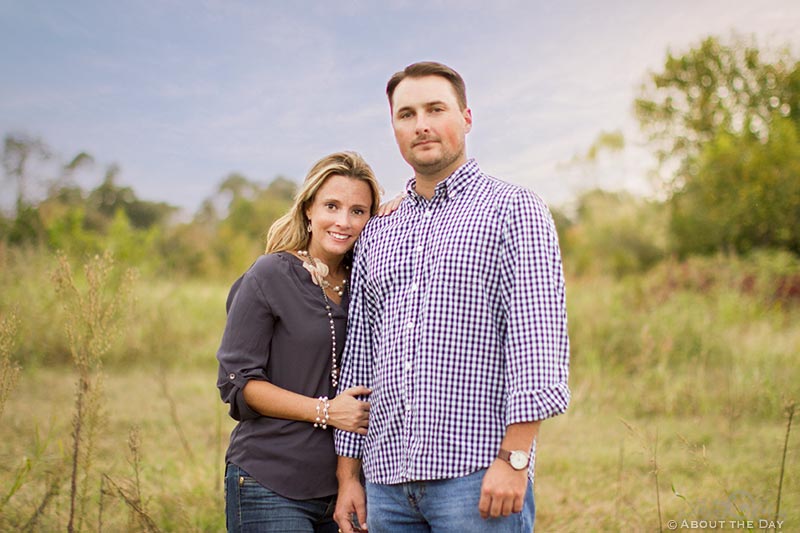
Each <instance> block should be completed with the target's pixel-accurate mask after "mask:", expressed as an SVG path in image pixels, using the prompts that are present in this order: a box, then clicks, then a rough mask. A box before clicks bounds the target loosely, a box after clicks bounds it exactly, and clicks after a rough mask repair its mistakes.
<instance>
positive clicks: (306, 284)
mask: <svg viewBox="0 0 800 533" xmlns="http://www.w3.org/2000/svg"><path fill="white" fill-rule="evenodd" d="M348 296H349V295H348V294H347V293H345V295H344V297H343V298H342V303H341V304H340V305H337V304H336V303H334V302H333V301H331V303H330V305H331V308H332V314H333V320H334V325H335V328H336V329H335V331H336V351H337V357H336V358H337V360H341V353H342V349H343V348H344V337H345V330H346V326H347V304H348ZM217 359H218V360H219V375H218V378H217V387H219V390H220V395H221V396H222V400H223V401H225V402H226V403H228V404H230V415H231V417H233V418H234V419H235V420H238V421H239V423H238V424H237V425H236V427H235V428H234V430H233V432H232V433H231V441H230V446H229V447H228V452H227V454H226V458H225V460H226V462H228V463H233V464H236V465H237V466H239V467H241V468H242V469H244V470H245V471H246V472H247V473H248V474H250V475H251V476H252V477H253V478H254V479H255V480H256V481H258V482H259V483H260V484H261V485H263V486H264V487H266V488H268V489H270V490H272V491H274V492H276V493H278V494H280V495H281V496H284V497H287V498H292V499H298V500H302V499H310V498H320V497H325V496H330V495H332V494H335V493H336V490H337V485H336V452H335V451H334V448H333V428H331V427H328V429H327V430H322V429H318V428H314V426H313V425H312V424H310V423H308V422H298V421H294V420H283V419H280V418H272V417H269V416H262V415H261V414H259V413H257V412H256V411H254V410H253V409H251V408H250V406H249V405H247V403H246V402H245V400H244V397H243V395H242V390H243V389H244V386H245V384H246V383H247V382H248V381H250V380H251V379H257V380H263V381H269V382H270V383H273V384H274V385H277V386H278V387H281V388H284V389H287V390H290V391H292V392H296V393H298V394H302V395H304V396H310V397H314V398H317V397H319V396H328V397H329V398H332V397H333V396H334V394H335V393H336V391H335V390H334V388H333V386H332V385H331V334H330V321H329V320H328V315H327V312H326V310H325V300H324V299H323V296H322V289H321V288H320V287H319V286H317V285H314V283H313V282H312V281H311V275H310V274H309V273H308V271H307V270H306V269H305V268H303V261H302V260H301V259H299V258H297V257H295V256H294V255H292V254H290V253H288V252H278V253H274V254H269V255H263V256H261V257H259V258H258V260H256V262H255V263H254V264H253V265H252V266H251V267H250V269H249V270H248V271H247V272H245V274H244V275H243V276H242V277H240V278H239V279H238V280H236V282H235V283H234V284H233V287H232V288H231V292H230V295H229V296H228V320H227V323H226V325H225V332H224V333H223V335H222V342H221V344H220V347H219V351H218V352H217Z"/></svg>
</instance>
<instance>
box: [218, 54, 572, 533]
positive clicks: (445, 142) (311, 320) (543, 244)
mask: <svg viewBox="0 0 800 533" xmlns="http://www.w3.org/2000/svg"><path fill="white" fill-rule="evenodd" d="M386 92H387V96H388V98H389V107H390V110H391V117H392V126H393V128H394V133H395V138H396V140H397V145H398V147H399V148H400V152H401V154H402V156H403V158H404V159H405V160H406V162H408V164H409V165H411V167H412V168H413V169H414V177H413V178H412V179H411V180H410V181H409V182H408V185H407V189H406V193H405V195H404V197H403V198H402V200H401V201H399V202H394V203H392V202H390V204H389V208H388V210H389V211H391V210H396V211H395V212H394V213H392V214H391V215H389V216H382V217H380V216H379V217H374V218H372V219H371V220H370V216H371V215H373V214H376V213H377V212H378V210H379V187H378V183H377V181H376V179H375V176H374V175H373V173H372V170H371V169H370V167H369V166H368V165H367V164H366V163H365V162H364V161H363V160H362V159H361V158H360V157H359V156H358V155H356V154H353V153H349V152H343V153H337V154H332V155H330V156H328V157H325V158H323V159H322V160H320V161H319V162H318V163H317V164H316V165H315V166H314V168H312V169H311V171H310V172H309V174H308V176H307V178H306V180H305V183H304V185H303V187H302V189H301V190H300V192H299V193H298V195H297V199H296V201H295V204H294V206H293V207H292V209H291V211H290V212H289V213H288V214H287V215H286V216H284V217H283V218H281V219H280V220H278V221H277V222H275V224H274V225H273V226H272V228H271V229H270V232H269V236H268V240H267V254H266V255H264V256H262V257H260V258H259V259H258V260H257V261H256V262H255V264H254V265H253V266H252V267H251V268H250V269H249V270H248V271H247V272H246V273H245V274H244V275H243V276H242V277H241V278H240V279H239V280H237V281H236V283H235V284H234V286H233V288H232V289H231V293H230V296H229V297H228V320H227V325H226V327H225V332H224V334H223V338H222V343H221V346H220V348H219V352H218V354H217V358H218V359H219V379H218V383H217V384H218V387H219V388H220V391H221V395H222V398H223V400H224V401H225V402H227V403H229V404H230V414H231V416H232V417H233V418H234V419H236V420H238V421H239V424H238V425H237V426H236V428H235V429H234V430H233V433H232V435H231V443H230V447H229V448H228V453H227V456H226V462H227V468H226V476H225V489H226V520H227V526H228V530H229V531H235V532H240V531H242V532H247V531H253V532H255V531H281V532H288V531H298V532H299V531H302V532H313V531H316V532H329V531H330V532H336V531H337V530H341V531H344V532H346V533H349V532H351V531H359V530H360V529H359V526H360V528H363V529H362V530H366V529H368V530H369V531H371V532H372V533H379V532H390V533H394V532H402V531H415V532H416V531H437V532H438V531H442V532H445V531H454V532H455V531H457V532H459V533H465V532H470V531H480V532H490V531H515V532H522V531H524V532H530V531H531V530H532V529H533V518H534V500H533V487H532V479H533V471H534V468H533V457H534V451H535V439H536V435H537V432H538V430H539V425H540V423H541V421H542V420H544V419H545V418H549V417H552V416H555V415H557V414H560V413H562V412H564V410H565V409H566V408H567V404H568V403H569V389H568V386H567V374H568V366H569V341H568V338H567V323H566V308H565V300H564V279H563V274H562V268H561V257H560V252H559V247H558V240H557V236H556V231H555V227H554V225H553V221H552V218H551V216H550V213H549V211H548V210H547V207H546V206H545V205H544V204H543V203H542V201H541V200H540V199H539V198H538V197H537V196H535V195H534V194H532V193H531V192H530V191H528V190H526V189H524V188H521V187H517V186H514V185H510V184H507V183H504V182H502V181H499V180H497V179H495V178H492V177H489V176H487V175H486V174H484V173H483V172H482V171H481V170H480V168H479V167H478V165H477V163H476V162H475V161H474V160H472V159H467V157H466V153H465V137H466V134H467V133H468V132H469V131H470V129H471V128H472V112H471V111H470V109H469V108H468V107H467V101H466V91H465V86H464V81H463V80H462V78H461V76H460V75H459V74H458V73H457V72H455V71H454V70H452V69H451V68H449V67H447V66H445V65H442V64H439V63H432V62H423V63H415V64H413V65H410V66H408V67H406V69H405V70H403V71H401V72H398V73H397V74H395V75H394V76H392V78H391V79H390V80H389V83H388V85H387V87H386ZM392 204H393V205H392ZM368 220H369V223H368ZM362 230H363V232H362ZM356 239H358V245H357V247H356V250H355V254H354V255H353V254H352V252H351V250H352V248H353V245H354V244H355V242H356ZM345 334H346V342H345ZM337 390H338V391H339V392H338V394H337ZM334 428H335V429H334ZM362 481H366V483H365V484H364V483H363V482H362ZM337 524H338V526H337Z"/></svg>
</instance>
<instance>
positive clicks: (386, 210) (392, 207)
mask: <svg viewBox="0 0 800 533" xmlns="http://www.w3.org/2000/svg"><path fill="white" fill-rule="evenodd" d="M405 197H406V193H404V192H401V193H400V194H398V195H397V196H395V197H394V198H392V199H391V200H389V201H388V202H386V203H383V204H381V206H380V207H379V208H378V212H377V213H375V215H376V216H379V217H383V216H386V215H391V214H392V213H394V212H395V211H397V208H399V207H400V203H402V201H403V198H405Z"/></svg>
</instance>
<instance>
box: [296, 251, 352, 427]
mask: <svg viewBox="0 0 800 533" xmlns="http://www.w3.org/2000/svg"><path fill="white" fill-rule="evenodd" d="M297 255H299V256H300V257H301V258H302V259H303V268H305V269H306V270H308V272H309V273H310V274H311V281H313V282H314V285H319V287H320V288H321V289H322V298H323V300H324V301H325V312H326V313H327V314H328V322H330V325H331V384H332V385H333V386H334V388H335V387H337V386H338V385H339V367H338V365H337V363H336V328H335V327H334V324H333V310H332V309H331V302H330V300H328V295H327V294H326V293H325V289H327V288H329V287H330V288H331V289H332V290H333V291H334V292H335V293H336V294H338V295H339V296H340V297H341V296H343V295H344V290H345V287H346V286H347V278H345V279H343V280H342V284H341V286H339V285H336V286H334V287H331V284H330V282H328V280H326V279H325V277H326V276H327V275H328V265H326V264H325V263H323V262H322V261H320V260H319V259H315V258H314V257H311V254H309V253H308V251H306V250H298V252H297ZM346 268H347V267H345V269H346ZM323 429H324V428H323Z"/></svg>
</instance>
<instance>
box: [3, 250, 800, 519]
mask: <svg viewBox="0 0 800 533" xmlns="http://www.w3.org/2000/svg"><path fill="white" fill-rule="evenodd" d="M0 259H2V258H0ZM17 259H24V260H25V261H26V263H25V264H26V266H27V267H29V268H24V267H23V266H22V265H19V264H16V263H14V262H13V261H9V259H8V258H6V259H5V261H6V263H5V264H4V265H3V266H4V269H3V271H2V273H1V274H0V288H2V289H4V290H5V289H6V288H8V289H9V290H10V291H11V294H12V295H13V301H10V300H7V299H6V298H4V299H3V301H2V302H0V314H1V315H2V316H8V313H9V311H11V310H16V311H17V316H18V317H19V319H18V322H19V332H18V333H17V334H16V335H15V338H16V339H17V341H16V343H10V344H7V346H8V350H9V354H10V355H11V356H12V358H13V360H14V361H16V364H20V365H22V367H23V371H22V373H21V374H19V380H18V383H17V384H16V386H14V387H13V388H12V389H11V393H10V394H9V395H8V396H7V401H6V406H5V411H4V413H3V424H0V496H4V495H7V498H6V500H5V501H6V503H5V505H4V507H3V508H2V512H0V530H25V528H27V529H28V530H31V531H51V530H64V529H67V525H68V524H69V521H70V520H69V518H70V493H71V488H70V478H71V470H70V469H69V468H67V467H68V466H71V465H72V464H73V463H72V461H71V458H70V456H69V454H66V453H64V452H63V451H62V450H71V449H72V443H73V436H72V435H73V431H74V427H73V424H72V422H71V421H70V419H69V418H68V417H64V416H63V415H64V413H65V412H67V411H68V407H67V406H69V405H73V404H74V402H75V399H76V392H75V390H74V389H73V384H74V383H80V376H81V372H82V371H81V369H80V367H79V366H77V365H74V364H71V363H70V362H69V360H70V357H71V356H70V341H69V338H68V336H67V335H66V333H65V329H64V328H65V325H66V324H67V323H68V320H69V317H70V315H74V314H75V313H72V312H67V311H65V310H64V309H63V308H62V307H61V305H60V304H61V300H62V299H63V296H58V295H57V293H56V291H55V290H54V287H53V285H52V284H50V283H48V279H49V277H48V276H49V271H51V270H52V269H53V268H55V267H56V264H57V260H56V259H55V258H48V257H39V256H36V255H35V254H34V255H30V256H23V255H19V256H18V257H17ZM5 267H8V268H5ZM798 274H800V268H798V266H797V263H796V260H794V259H792V258H791V257H786V256H781V255H765V256H759V257H753V258H748V259H742V258H736V257H731V258H725V257H715V258H706V259H692V260H689V261H686V262H674V261H672V262H670V261H667V262H663V263H661V264H660V265H658V266H656V267H655V268H654V269H652V270H651V271H649V272H648V273H646V274H642V275H636V276H629V277H625V278H622V279H615V278H612V277H604V276H600V275H592V276H591V277H573V278H570V279H568V283H567V287H568V305H569V318H570V337H571V345H572V356H573V357H572V366H571V379H570V385H571V388H572V390H573V401H572V405H571V406H570V409H569V411H568V412H567V414H565V415H564V416H561V417H558V418H556V419H554V420H549V421H546V422H545V423H544V424H543V426H542V432H541V437H540V439H539V445H538V447H537V449H538V457H537V478H536V485H535V487H536V499H537V530H538V531H568V532H569V531H654V530H659V529H661V528H664V529H666V527H665V523H664V522H665V521H667V520H670V519H681V518H687V519H691V518H698V519H700V518H705V519H709V518H711V517H717V518H723V517H725V518H741V517H747V518H748V519H759V518H770V519H771V518H773V517H774V514H775V512H776V502H777V497H778V495H777V493H776V489H779V490H780V491H781V493H780V498H781V500H780V508H779V514H780V518H781V519H782V520H786V522H785V523H786V524H800V475H798V472H800V464H798V456H797V450H798V440H797V432H793V433H791V434H790V432H789V431H788V429H787V428H788V427H790V426H788V425H787V418H786V415H785V411H784V406H785V405H786V401H787V400H789V399H792V398H797V397H798V392H800V365H797V364H796V360H797V354H798V353H800V297H795V296H793V295H792V294H793V293H792V287H793V283H794V281H793V279H794V278H793V276H795V275H798ZM9 277H14V278H15V279H13V280H10V279H9ZM75 278H77V279H75V286H76V287H77V290H78V291H79V292H81V293H82V294H85V293H86V291H87V290H89V289H88V287H89V282H88V281H87V280H86V279H85V278H84V277H78V276H75ZM118 279H119V278H118V277H114V276H111V277H110V278H109V282H116V280H118ZM799 279H800V278H799ZM15 285H16V286H21V287H26V288H27V290H29V291H30V292H29V293H25V292H24V291H23V290H21V289H19V288H17V287H15ZM111 285H113V283H112V284H111ZM111 285H109V286H111ZM228 286H229V280H220V281H219V282H218V283H216V284H211V283H202V282H198V281H193V280H168V279H142V280H140V281H139V282H137V283H136V284H135V286H134V287H133V289H132V292H131V296H132V297H133V298H134V300H135V304H134V305H133V308H132V309H131V310H130V311H128V312H127V313H126V315H125V316H124V317H123V318H121V321H120V322H119V323H118V324H119V326H120V328H119V335H118V336H117V338H116V339H117V340H113V341H111V342H109V343H108V345H107V347H108V350H107V351H106V352H104V355H103V356H102V358H101V359H102V368H101V369H102V371H103V372H102V383H103V384H104V387H103V388H102V395H101V398H102V406H103V408H102V411H103V412H104V413H105V416H104V417H102V418H99V419H98V420H101V421H102V423H101V424H98V425H97V428H98V429H97V430H96V433H95V436H94V439H95V443H94V444H93V445H92V446H93V452H92V453H93V463H92V468H91V472H92V474H91V475H90V476H89V477H88V478H87V480H88V481H87V484H86V489H85V492H84V493H83V495H84V497H85V503H84V506H83V510H81V507H80V505H78V503H79V502H80V499H81V497H82V496H81V491H80V490H77V489H76V506H75V516H76V519H75V520H73V527H74V529H75V530H79V529H82V530H84V531H85V530H97V531H128V530H138V531H148V530H149V531H155V530H159V531H165V532H166V531H180V532H183V531H220V530H223V529H224V513H223V496H222V487H223V484H222V479H221V477H222V474H221V472H222V466H223V463H224V457H223V454H224V448H225V435H226V434H227V433H228V432H229V431H230V430H231V429H232V427H233V425H234V423H233V421H231V420H230V419H229V418H228V417H227V415H226V414H225V407H224V406H223V405H222V404H221V402H220V401H219V396H218V394H217V391H216V388H215V386H214V383H215V380H216V374H215V368H216V364H215V359H214V352H215V350H216V348H217V345H218V342H219V336H220V333H221V331H222V328H223V326H224V299H225V295H226V292H227V288H228ZM3 294H4V296H5V294H6V293H3ZM50 311H52V312H50ZM42 313H45V316H46V317H47V318H48V320H44V319H43V318H42V317H41V316H40V315H41V314H42ZM80 315H81V316H83V313H80ZM42 327H46V328H48V331H45V332H44V333H43V334H42V337H46V341H47V342H40V341H42V340H43V339H31V338H28V337H27V336H26V335H28V333H24V332H33V333H32V334H33V336H36V331H37V328H42ZM48 347H53V348H55V349H56V351H55V352H52V353H49V352H48V353H40V352H38V351H37V350H46V349H48ZM61 350H66V355H67V357H65V356H64V354H63V353H61V352H60V351H61ZM9 361H11V359H9ZM92 368H94V367H92ZM98 368H100V367H98ZM95 383H97V382H96V381H92V382H91V386H94V384H95ZM97 390H100V389H99V387H98V389H97ZM623 420H624V421H625V423H623ZM626 423H627V424H628V425H629V426H630V428H633V429H628V428H627V427H626V425H625V424H626ZM134 427H135V428H138V429H137V430H136V431H135V432H132V430H131V428H134ZM655 435H657V436H658V437H657V440H656V437H655ZM83 449H88V448H86V447H84V448H83ZM126 449H127V450H128V453H127V454H126V453H124V450H126ZM26 461H27V462H26ZM76 479H77V482H76V485H77V486H78V488H80V482H81V480H83V479H84V478H83V477H82V475H78V476H77V478H76ZM609 480H610V482H609ZM12 489H13V490H12ZM79 515H80V516H82V517H83V518H82V521H79V520H78V519H77V517H78V516H79ZM786 527H787V526H785V527H784V529H786Z"/></svg>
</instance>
